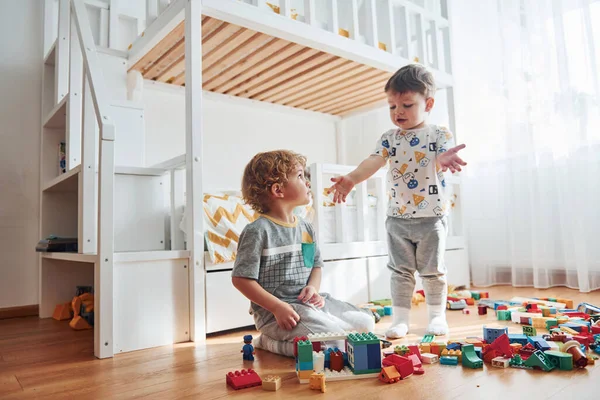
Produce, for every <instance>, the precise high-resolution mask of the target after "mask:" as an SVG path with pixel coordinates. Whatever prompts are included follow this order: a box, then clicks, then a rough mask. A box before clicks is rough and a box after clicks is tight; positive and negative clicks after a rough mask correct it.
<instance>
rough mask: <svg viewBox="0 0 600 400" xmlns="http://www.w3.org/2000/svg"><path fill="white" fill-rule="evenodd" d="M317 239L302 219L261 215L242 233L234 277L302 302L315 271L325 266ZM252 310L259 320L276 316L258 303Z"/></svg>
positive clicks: (277, 295)
mask: <svg viewBox="0 0 600 400" xmlns="http://www.w3.org/2000/svg"><path fill="white" fill-rule="evenodd" d="M314 238H315V234H314V230H313V227H312V226H311V225H310V224H309V223H308V222H306V221H304V220H303V219H301V218H298V217H296V222H295V223H294V224H286V223H283V222H281V221H276V220H274V219H271V218H269V217H266V216H261V217H259V218H258V219H257V220H256V221H254V222H252V223H251V224H248V225H246V227H245V228H244V230H243V231H242V233H241V235H240V240H239V244H238V250H237V257H236V260H235V264H234V266H233V271H232V273H231V275H232V276H237V277H242V278H249V279H254V280H256V281H257V282H258V284H259V285H260V286H262V287H263V288H264V289H265V290H266V291H267V292H269V293H271V294H272V295H274V296H275V297H277V298H278V299H280V300H282V301H285V302H286V303H294V302H299V300H298V295H299V294H300V292H301V291H302V289H303V288H304V287H305V286H306V283H307V282H308V278H309V276H310V273H311V271H312V268H320V267H322V266H323V261H322V260H321V253H320V251H319V249H318V247H317V244H316V243H315V240H314ZM311 264H312V265H311ZM251 308H252V312H253V313H254V314H255V315H256V316H257V317H258V321H262V322H263V323H264V322H267V321H268V320H270V319H271V318H272V317H273V314H271V313H270V312H269V311H268V310H265V309H264V308H262V307H260V306H259V305H257V304H254V303H251ZM258 321H257V325H258V324H259V322H258Z"/></svg>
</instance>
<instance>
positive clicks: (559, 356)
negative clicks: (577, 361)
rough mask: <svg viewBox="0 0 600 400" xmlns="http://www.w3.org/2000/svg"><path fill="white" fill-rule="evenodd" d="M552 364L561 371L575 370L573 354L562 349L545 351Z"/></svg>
mask: <svg viewBox="0 0 600 400" xmlns="http://www.w3.org/2000/svg"><path fill="white" fill-rule="evenodd" d="M544 353H545V354H546V356H547V357H548V359H549V360H550V362H551V363H552V365H554V367H556V368H558V369H559V370H561V371H571V370H573V356H572V355H571V354H569V353H563V352H562V351H556V350H548V351H545V352H544Z"/></svg>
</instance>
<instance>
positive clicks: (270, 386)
mask: <svg viewBox="0 0 600 400" xmlns="http://www.w3.org/2000/svg"><path fill="white" fill-rule="evenodd" d="M280 387H281V377H279V376H277V375H269V376H267V377H266V378H264V379H263V380H262V388H263V390H268V391H272V392H275V391H277V390H279V388H280Z"/></svg>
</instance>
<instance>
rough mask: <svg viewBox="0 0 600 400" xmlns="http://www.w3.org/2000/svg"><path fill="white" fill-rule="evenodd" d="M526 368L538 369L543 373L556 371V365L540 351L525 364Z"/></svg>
mask: <svg viewBox="0 0 600 400" xmlns="http://www.w3.org/2000/svg"><path fill="white" fill-rule="evenodd" d="M523 365H525V366H526V367H531V368H534V367H538V368H540V369H541V370H543V371H546V372H549V371H552V370H553V369H554V364H553V363H552V362H551V361H550V359H549V358H548V357H547V356H546V354H544V353H543V352H542V351H540V350H538V351H536V352H535V353H533V354H532V355H530V356H529V358H528V359H527V360H526V361H525V362H524V363H523Z"/></svg>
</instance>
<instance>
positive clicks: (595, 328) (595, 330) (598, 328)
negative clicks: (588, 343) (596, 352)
mask: <svg viewBox="0 0 600 400" xmlns="http://www.w3.org/2000/svg"><path fill="white" fill-rule="evenodd" d="M598 333H600V326H598V325H596V326H592V334H593V335H596V334H598Z"/></svg>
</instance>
